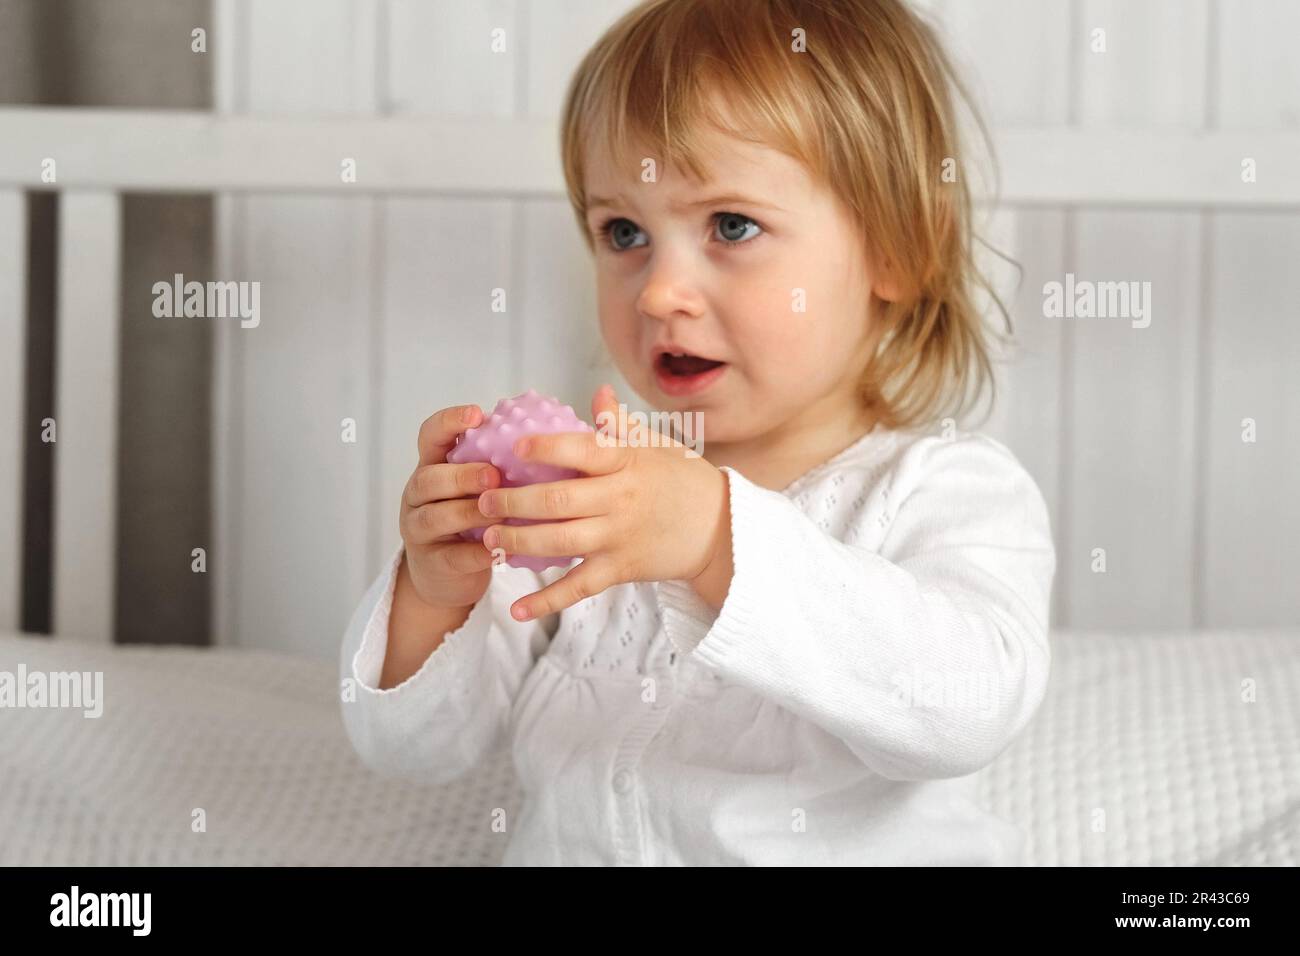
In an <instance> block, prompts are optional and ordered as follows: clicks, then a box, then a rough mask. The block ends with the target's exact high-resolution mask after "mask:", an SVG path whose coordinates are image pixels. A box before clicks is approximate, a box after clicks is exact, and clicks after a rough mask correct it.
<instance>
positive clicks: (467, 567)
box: [433, 541, 494, 577]
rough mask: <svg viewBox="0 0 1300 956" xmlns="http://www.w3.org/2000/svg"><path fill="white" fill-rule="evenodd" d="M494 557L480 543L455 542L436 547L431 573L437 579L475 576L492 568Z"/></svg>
mask: <svg viewBox="0 0 1300 956" xmlns="http://www.w3.org/2000/svg"><path fill="white" fill-rule="evenodd" d="M493 558H494V555H493V554H492V552H491V551H489V550H488V549H487V548H485V547H483V544H482V542H480V541H455V542H448V543H447V544H441V545H438V546H437V548H436V550H435V551H434V553H433V573H434V574H435V575H437V576H438V577H459V576H461V575H464V574H476V573H477V572H479V571H486V570H487V569H488V568H490V567H492V561H493Z"/></svg>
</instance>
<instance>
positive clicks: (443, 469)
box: [402, 462, 501, 508]
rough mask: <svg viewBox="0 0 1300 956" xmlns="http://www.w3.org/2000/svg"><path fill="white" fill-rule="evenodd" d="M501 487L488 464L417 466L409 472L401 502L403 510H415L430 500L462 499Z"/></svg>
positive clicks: (468, 463) (498, 477) (498, 479)
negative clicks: (409, 475)
mask: <svg viewBox="0 0 1300 956" xmlns="http://www.w3.org/2000/svg"><path fill="white" fill-rule="evenodd" d="M500 484H501V473H500V472H499V471H497V470H496V468H494V467H493V466H491V465H487V464H483V463H482V462H467V463H466V464H463V465H449V464H447V463H446V462H443V463H442V464H437V465H421V466H420V467H418V468H416V469H415V471H413V472H411V477H410V478H409V479H407V482H406V489H405V490H404V491H403V492H402V500H403V501H405V502H406V505H407V507H410V508H418V507H420V505H424V504H428V503H429V502H431V501H443V500H445V499H447V498H464V497H465V496H466V495H475V496H477V495H478V494H479V493H480V492H482V491H483V490H485V489H487V488H495V487H497V486H498V485H500Z"/></svg>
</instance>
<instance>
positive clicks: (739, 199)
mask: <svg viewBox="0 0 1300 956" xmlns="http://www.w3.org/2000/svg"><path fill="white" fill-rule="evenodd" d="M618 202H623V203H624V204H626V200H624V199H623V195H622V193H620V194H619V195H618V196H616V197H615V198H614V199H607V198H605V197H604V196H592V197H591V200H590V201H589V202H588V203H587V208H588V209H599V208H600V207H602V206H614V205H617V204H618ZM722 203H741V204H743V205H746V206H762V207H763V208H765V209H772V210H775V211H776V212H785V210H784V209H782V208H781V207H780V206H774V205H772V204H771V203H766V202H759V201H758V200H757V199H750V198H749V197H748V196H742V195H741V194H740V193H725V194H723V195H720V196H708V197H706V198H704V199H696V200H693V201H691V202H674V203H670V204H669V205H671V206H672V208H673V209H696V208H698V207H700V206H714V205H719V204H722Z"/></svg>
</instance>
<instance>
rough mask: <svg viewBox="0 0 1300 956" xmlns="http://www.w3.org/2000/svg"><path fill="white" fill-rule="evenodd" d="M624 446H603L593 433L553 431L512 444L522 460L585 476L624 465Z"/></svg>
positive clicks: (605, 472) (625, 460)
mask: <svg viewBox="0 0 1300 956" xmlns="http://www.w3.org/2000/svg"><path fill="white" fill-rule="evenodd" d="M628 453H629V450H628V448H627V446H626V444H620V445H617V446H614V447H604V446H603V445H602V439H598V438H597V437H596V433H595V432H555V433H553V434H550V435H531V436H529V437H527V438H521V439H519V440H518V441H517V442H515V454H516V455H518V456H519V457H520V458H521V459H523V460H524V461H531V462H540V463H543V464H547V465H555V466H556V467H558V468H573V469H575V470H576V471H580V472H582V473H583V474H587V475H608V474H610V473H611V472H615V471H618V470H619V469H620V468H622V467H623V466H624V464H626V463H627V456H628Z"/></svg>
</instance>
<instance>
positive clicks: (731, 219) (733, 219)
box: [596, 212, 763, 252]
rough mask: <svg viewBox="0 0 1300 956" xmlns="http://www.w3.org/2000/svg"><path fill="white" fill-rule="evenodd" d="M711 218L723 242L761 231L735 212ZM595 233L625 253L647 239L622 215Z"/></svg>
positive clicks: (748, 237) (730, 242)
mask: <svg viewBox="0 0 1300 956" xmlns="http://www.w3.org/2000/svg"><path fill="white" fill-rule="evenodd" d="M713 218H714V236H715V237H716V238H717V240H718V241H719V242H721V243H723V244H724V245H728V246H738V245H740V244H742V243H745V242H750V241H751V240H753V239H755V238H757V237H758V236H760V235H762V233H763V227H762V226H760V225H759V224H758V223H756V222H755V221H754V220H753V219H750V218H749V217H748V216H742V215H741V214H740V213H737V212H720V213H717V214H716V215H715V216H714V217H713ZM596 235H597V237H598V238H599V239H600V240H602V241H603V242H604V243H605V244H606V245H608V246H609V247H610V249H611V250H613V251H614V252H626V251H627V250H628V249H635V248H637V247H638V246H644V245H645V244H646V243H647V242H649V237H647V236H646V234H645V231H644V230H643V229H641V228H640V227H639V226H638V225H637V224H636V223H634V222H633V221H632V220H631V219H626V218H624V217H622V216H614V217H612V218H610V219H606V220H605V221H604V222H602V223H601V224H600V225H599V226H598V227H597V229H596Z"/></svg>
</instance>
